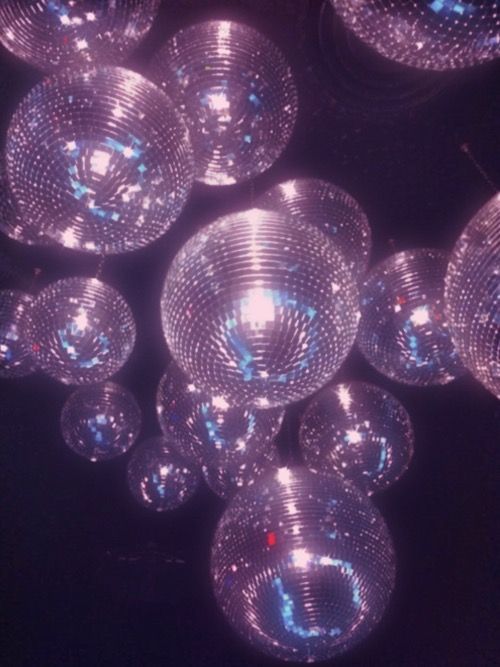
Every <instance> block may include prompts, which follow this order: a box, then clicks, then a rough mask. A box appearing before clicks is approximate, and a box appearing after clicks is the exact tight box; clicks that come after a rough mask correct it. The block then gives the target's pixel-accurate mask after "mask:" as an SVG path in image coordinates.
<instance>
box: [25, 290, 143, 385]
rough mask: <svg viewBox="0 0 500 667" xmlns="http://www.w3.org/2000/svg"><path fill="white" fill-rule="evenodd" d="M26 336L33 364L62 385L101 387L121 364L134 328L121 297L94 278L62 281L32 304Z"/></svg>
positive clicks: (129, 344)
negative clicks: (28, 340) (95, 385)
mask: <svg viewBox="0 0 500 667" xmlns="http://www.w3.org/2000/svg"><path fill="white" fill-rule="evenodd" d="M28 337H29V339H30V342H31V346H32V351H33V355H34V358H35V361H36V363H37V364H38V365H39V366H40V368H41V369H42V370H43V371H45V372H46V373H47V374H48V375H50V376H51V377H53V378H55V379H56V380H59V381H60V382H64V383H65V384H91V383H95V382H101V381H102V380H106V379H107V378H108V377H110V376H111V375H113V374H114V373H116V372H117V371H118V370H119V369H120V368H121V367H122V366H123V364H124V363H125V362H126V361H127V359H128V357H129V355H130V353H131V352H132V348H133V347H134V343H135V323H134V318H133V316H132V312H131V310H130V308H129V306H128V305H127V303H126V301H125V300H124V299H123V297H122V296H121V295H120V294H119V293H118V292H117V291H116V290H115V289H113V288H112V287H110V286H109V285H106V284H105V283H102V282H101V281H100V280H97V279H96V278H65V279H64V280H58V281H57V282H55V283H52V284H50V285H49V286H48V287H46V288H45V289H43V290H42V291H41V292H40V294H39V295H38V296H37V298H36V299H35V301H34V303H33V306H32V308H31V311H30V317H29V320H28Z"/></svg>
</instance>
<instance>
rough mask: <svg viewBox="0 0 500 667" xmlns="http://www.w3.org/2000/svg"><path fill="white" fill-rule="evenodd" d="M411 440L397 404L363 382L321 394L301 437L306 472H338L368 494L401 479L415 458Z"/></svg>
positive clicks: (307, 415)
mask: <svg viewBox="0 0 500 667" xmlns="http://www.w3.org/2000/svg"><path fill="white" fill-rule="evenodd" d="M413 439H414V438H413V429H412V426H411V421H410V416H409V414H408V413H407V412H406V410H405V409H404V407H403V406H402V405H401V403H400V402H399V401H398V400H397V399H396V398H395V397H394V396H392V394H390V393H389V392H388V391H384V390H383V389H380V388H379V387H375V386H374V385H371V384H367V383H366V382H349V383H347V384H337V385H331V386H329V387H326V388H325V389H322V390H321V391H320V392H319V393H318V394H317V396H315V397H314V399H313V400H312V401H311V402H310V403H309V405H308V406H307V409H306V411H305V413H304V416H303V417H302V421H301V425H300V434H299V440H300V445H301V448H302V454H303V456H304V461H305V463H306V464H307V465H308V466H309V467H311V468H314V469H315V470H318V471H319V472H323V473H330V472H335V473H338V474H339V475H342V476H343V477H345V478H346V479H348V480H349V481H350V482H353V483H354V484H356V486H357V487H359V488H360V489H361V490H362V491H365V492H366V493H369V494H371V493H374V492H376V491H382V490H383V489H386V488H387V487H388V486H390V485H391V484H393V483H394V482H395V481H396V480H397V479H399V478H400V477H401V475H402V474H403V473H404V472H405V470H406V469H407V468H408V465H409V463H410V460H411V457H412V455H413Z"/></svg>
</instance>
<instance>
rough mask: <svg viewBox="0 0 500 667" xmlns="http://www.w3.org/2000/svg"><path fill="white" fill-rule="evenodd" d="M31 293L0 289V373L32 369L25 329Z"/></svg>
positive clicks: (12, 374)
mask: <svg viewBox="0 0 500 667" xmlns="http://www.w3.org/2000/svg"><path fill="white" fill-rule="evenodd" d="M32 304H33V297H32V296H31V295H30V294H26V293H25V292H20V291H19V290H9V289H3V290H0V377H2V378H14V377H22V376H23V375H29V374H30V373H32V372H33V371H34V370H35V362H34V359H33V356H32V354H31V344H30V340H29V337H28V331H27V318H28V317H29V312H30V309H31V306H32Z"/></svg>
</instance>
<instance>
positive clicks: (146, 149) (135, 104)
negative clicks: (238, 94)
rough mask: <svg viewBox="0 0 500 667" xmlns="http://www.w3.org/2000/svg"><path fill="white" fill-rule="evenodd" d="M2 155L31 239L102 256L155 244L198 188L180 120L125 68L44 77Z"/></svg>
mask: <svg viewBox="0 0 500 667" xmlns="http://www.w3.org/2000/svg"><path fill="white" fill-rule="evenodd" d="M6 156H7V172H8V177H9V182H10V186H11V189H12V194H13V196H14V198H15V200H16V203H17V206H18V209H19V213H20V215H21V216H22V218H23V225H24V227H29V233H30V234H32V235H40V234H43V235H45V236H47V237H49V238H51V239H53V240H54V241H57V242H58V243H61V244H62V245H64V246H66V247H68V248H75V249H78V250H83V251H86V252H91V253H97V254H113V253H120V252H125V251H127V250H134V249H136V248H140V247H143V246H145V245H147V244H148V243H151V242H152V241H154V240H156V239H157V238H158V237H159V236H161V235H162V234H163V233H165V232H166V231H167V230H168V229H169V227H170V226H171V225H172V223H173V222H174V221H175V220H176V219H177V217H178V215H179V214H180V212H181V210H182V208H183V206H184V203H185V202H186V200H187V197H188V194H189V191H190V188H191V185H192V181H193V164H192V150H191V144H190V141H189V136H188V131H187V127H186V125H185V124H184V121H183V120H182V119H181V117H180V116H179V114H178V113H177V111H176V110H175V109H174V107H173V105H172V103H171V102H170V101H169V99H168V98H167V96H166V95H165V93H163V92H162V91H161V90H160V89H159V88H157V87H156V86H155V85H154V84H152V83H151V82H150V81H147V80H146V79H145V78H144V77H142V76H141V75H140V74H137V73H135V72H131V71H129V70H126V69H123V68H121V67H98V68H95V69H90V70H86V71H81V70H66V71H65V72H62V73H58V74H55V75H52V76H50V77H48V78H46V79H44V80H43V81H42V82H41V83H39V84H38V85H37V86H35V87H34V88H33V89H32V90H31V92H30V93H28V95H27V96H26V97H25V98H24V99H23V100H22V102H21V104H20V105H19V107H18V108H17V110H16V112H15V113H14V116H13V117H12V120H11V122H10V126H9V129H8V134H7V148H6Z"/></svg>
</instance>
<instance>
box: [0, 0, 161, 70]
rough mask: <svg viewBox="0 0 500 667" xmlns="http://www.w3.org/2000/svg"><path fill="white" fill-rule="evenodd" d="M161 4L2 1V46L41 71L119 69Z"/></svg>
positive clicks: (154, 0) (142, 0)
mask: <svg viewBox="0 0 500 667" xmlns="http://www.w3.org/2000/svg"><path fill="white" fill-rule="evenodd" d="M159 4H160V0H100V1H99V2H95V0H78V1H77V2H75V0H70V1H69V2H64V1H62V0H2V2H1V3H0V42H1V43H2V44H3V46H4V47H5V48H6V49H8V50H9V51H11V52H12V53H14V54H15V55H16V56H17V57H18V58H22V60H25V61H26V62H28V63H30V64H31V65H34V66H35V67H38V68H39V69H42V70H54V69H59V68H64V67H72V68H81V67H83V66H86V65H89V64H92V63H99V64H104V65H113V64H117V63H119V62H121V61H123V60H125V58H126V57H127V56H128V55H129V54H130V53H131V51H132V50H133V49H134V48H135V47H136V46H137V44H138V43H139V42H140V41H141V40H142V39H143V37H145V35H146V34H147V32H148V31H149V29H150V27H151V25H152V24H153V21H154V19H155V17H156V13H157V11H158V7H159Z"/></svg>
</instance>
